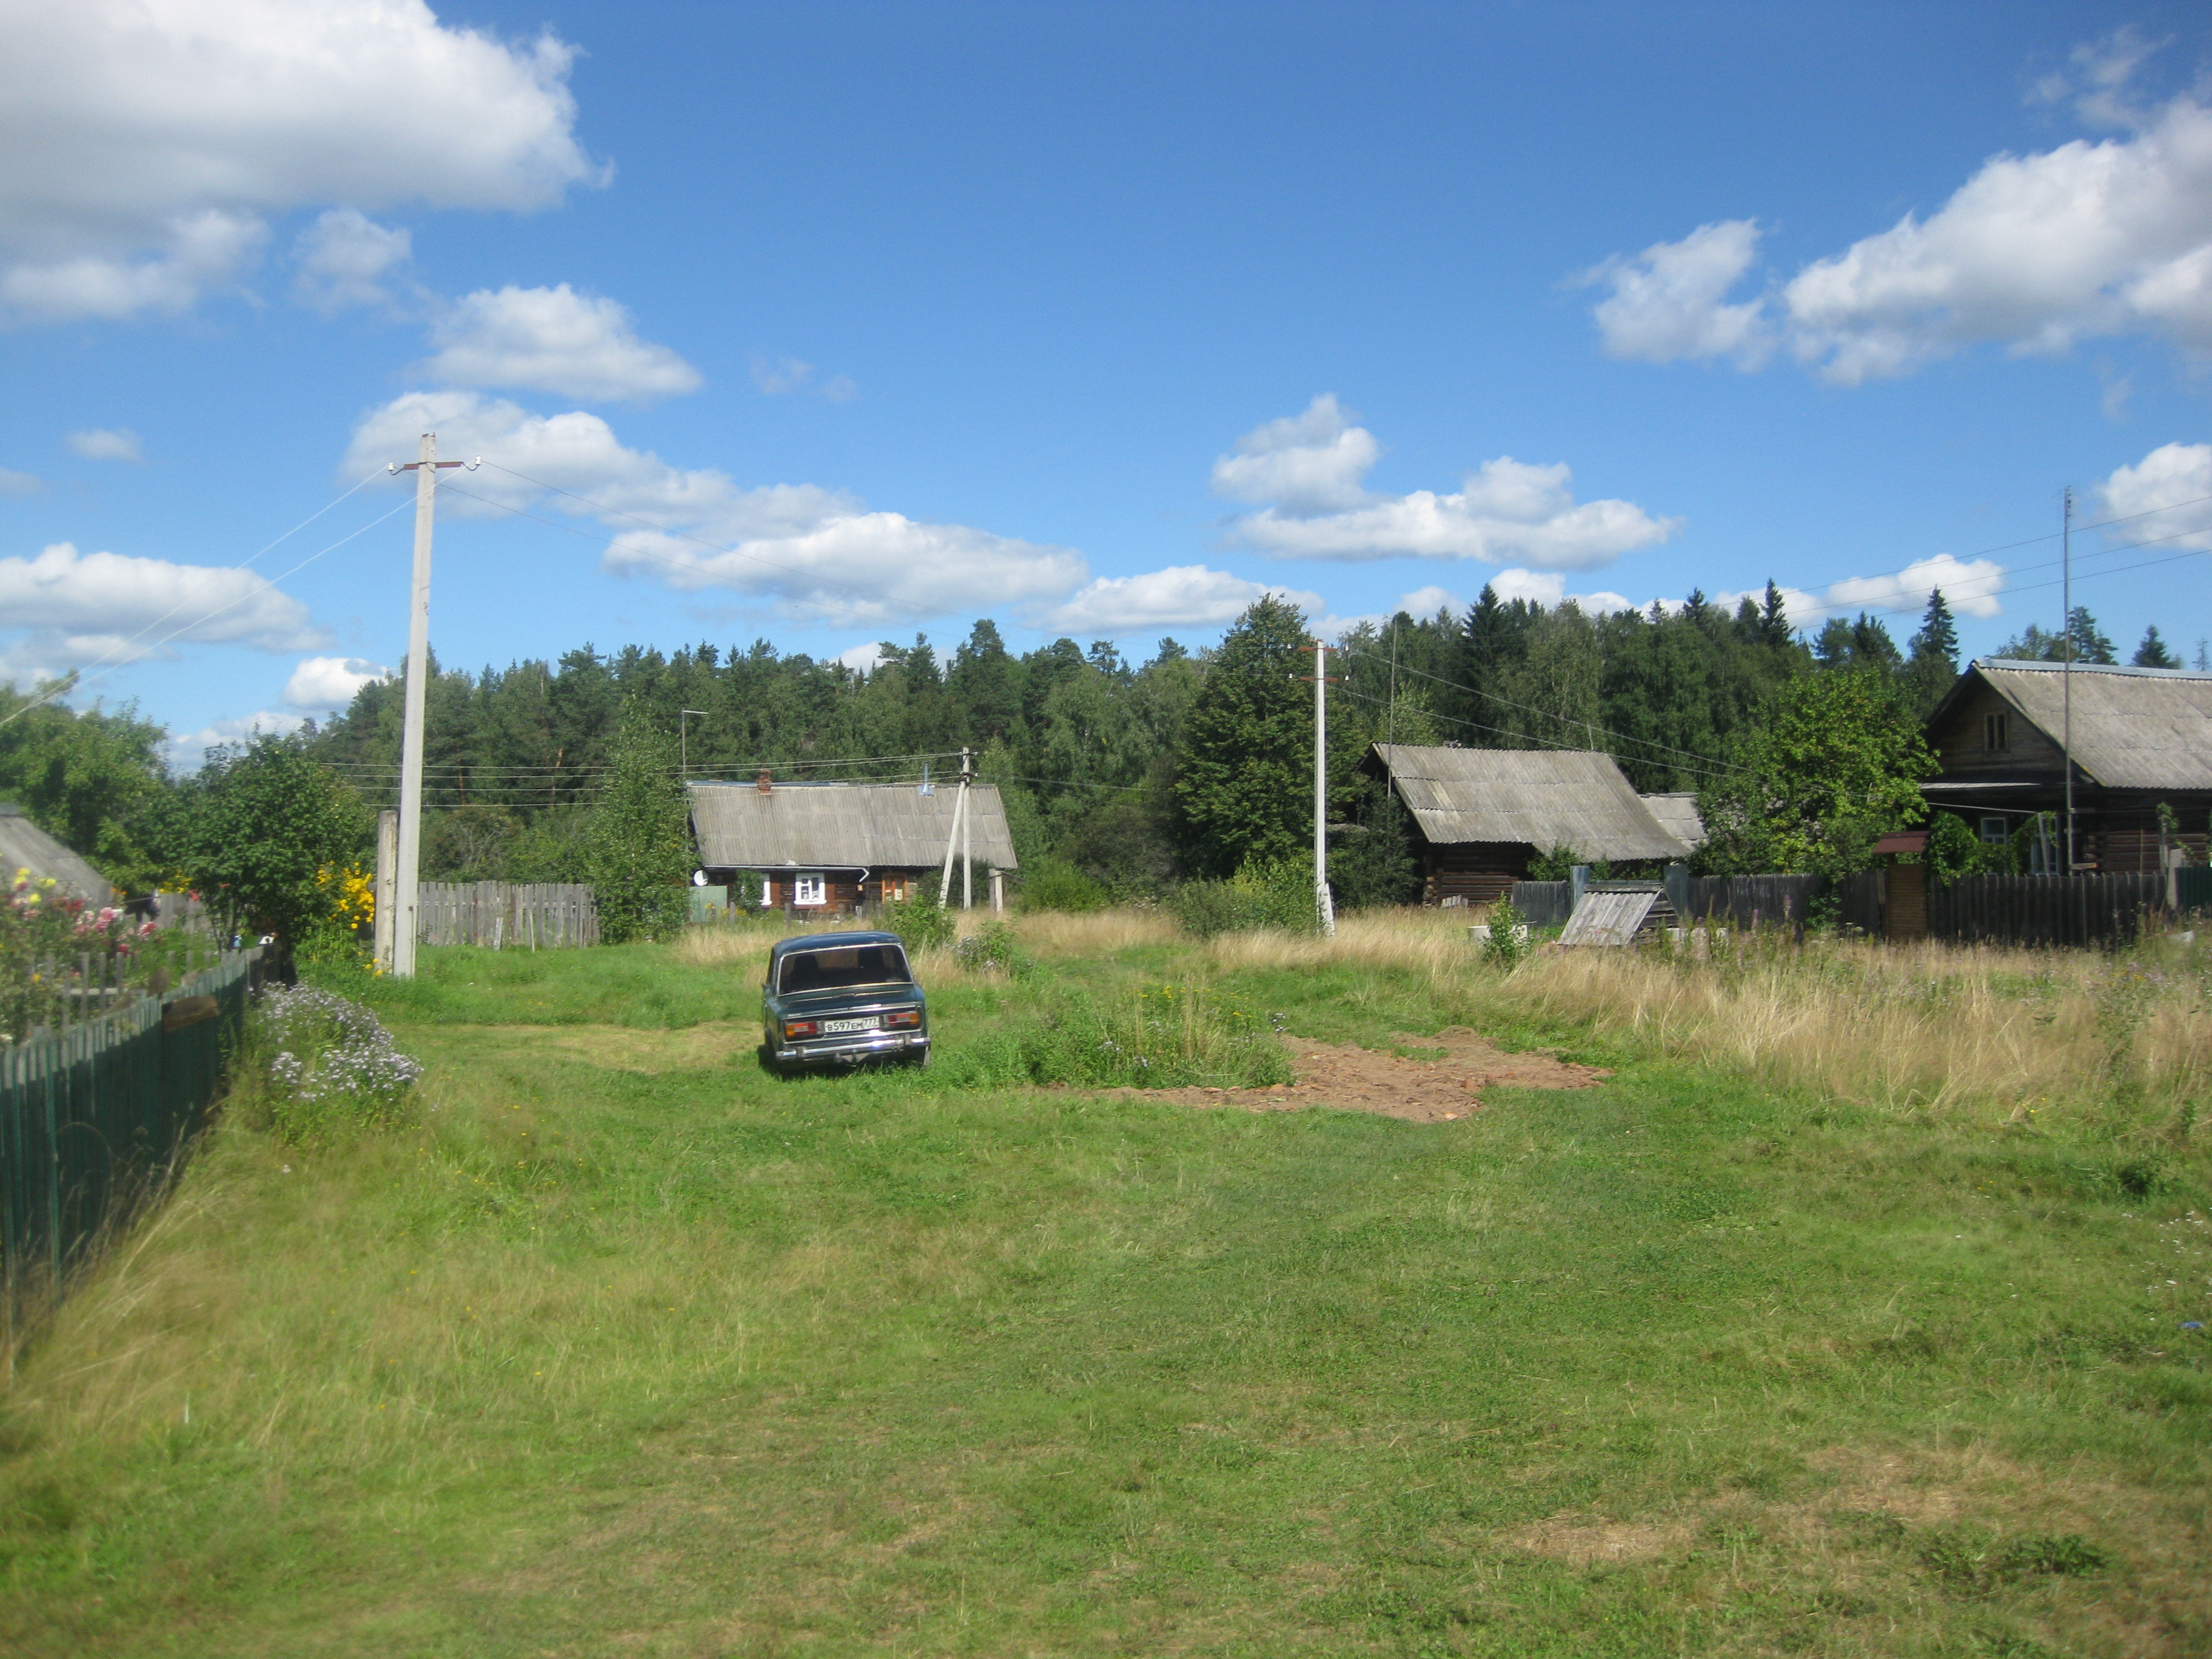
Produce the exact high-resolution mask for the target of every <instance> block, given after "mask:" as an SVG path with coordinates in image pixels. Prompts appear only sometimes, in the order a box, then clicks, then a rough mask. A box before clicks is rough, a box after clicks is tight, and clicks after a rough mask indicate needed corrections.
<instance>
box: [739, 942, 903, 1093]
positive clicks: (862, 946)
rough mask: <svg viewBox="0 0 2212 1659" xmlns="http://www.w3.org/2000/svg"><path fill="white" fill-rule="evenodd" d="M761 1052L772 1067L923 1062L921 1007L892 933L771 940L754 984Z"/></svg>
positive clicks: (898, 944) (899, 947) (788, 1069)
mask: <svg viewBox="0 0 2212 1659" xmlns="http://www.w3.org/2000/svg"><path fill="white" fill-rule="evenodd" d="M761 1020H762V1024H763V1028H764V1035H765V1036H766V1037H767V1039H768V1041H767V1044H766V1046H765V1048H763V1050H762V1052H763V1054H765V1055H766V1056H767V1058H768V1060H769V1064H770V1065H771V1066H774V1067H775V1069H776V1070H777V1071H779V1072H782V1071H798V1070H800V1069H802V1068H803V1067H805V1066H857V1065H859V1064H860V1062H861V1061H862V1060H896V1061H897V1062H898V1063H900V1064H902V1065H906V1066H927V1065H928V1064H929V1006H928V1004H927V1001H926V1000H924V999H923V997H922V994H921V987H920V986H919V985H917V984H915V982H914V971H913V969H910V968H909V967H908V965H907V960H906V947H905V946H904V945H902V944H900V943H899V937H898V935H897V934H896V933H807V934H804V935H801V936H800V937H799V938H797V939H778V940H777V941H776V943H775V949H774V950H772V951H769V956H768V981H767V983H766V984H764V985H763V986H762V987H761Z"/></svg>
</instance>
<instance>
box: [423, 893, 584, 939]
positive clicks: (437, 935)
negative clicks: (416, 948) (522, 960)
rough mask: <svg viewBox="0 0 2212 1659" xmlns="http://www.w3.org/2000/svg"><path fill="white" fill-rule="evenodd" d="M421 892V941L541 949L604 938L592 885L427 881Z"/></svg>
mask: <svg viewBox="0 0 2212 1659" xmlns="http://www.w3.org/2000/svg"><path fill="white" fill-rule="evenodd" d="M417 893H418V898H417V908H416V913H415V914H416V927H417V932H416V942H417V943H418V944H422V945H489V947H490V948H491V949H493V950H495V951H499V950H517V951H538V950H554V949H558V948H560V947H562V946H565V945H597V944H598V943H599V902H598V900H597V899H595V898H594V897H593V896H592V890H591V889H590V888H588V887H584V886H578V885H572V884H566V883H559V882H516V881H426V882H424V883H423V884H422V886H421V887H420V888H419V889H418V890H417Z"/></svg>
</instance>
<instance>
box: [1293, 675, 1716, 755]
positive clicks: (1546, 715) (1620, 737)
mask: <svg viewBox="0 0 2212 1659" xmlns="http://www.w3.org/2000/svg"><path fill="white" fill-rule="evenodd" d="M1331 648H1332V649H1334V651H1335V652H1336V653H1338V654H1339V655H1340V656H1346V657H1370V658H1372V659H1374V660H1375V661H1376V662H1387V661H1389V659H1388V658H1387V657H1384V656H1383V654H1382V653H1380V652H1375V651H1362V650H1359V649H1358V648H1357V647H1352V646H1348V645H1339V646H1335V647H1331ZM1397 671H1398V672H1400V673H1401V674H1412V675H1414V676H1416V677H1417V678H1421V679H1425V680H1433V681H1435V682H1436V684H1438V685H1446V686H1449V687H1450V688H1451V689H1452V690H1455V691H1465V692H1467V693H1468V694H1469V695H1470V696H1477V697H1480V698H1482V699H1483V700H1484V701H1485V702H1494V703H1498V704H1501V705H1503V706H1504V707H1505V708H1512V709H1517V710H1519V711H1520V712H1521V713H1522V714H1535V715H1538V716H1541V718H1543V719H1545V720H1557V721H1559V723H1560V724H1561V725H1563V726H1580V727H1581V728H1582V729H1583V731H1585V732H1589V733H1591V734H1593V735H1601V736H1604V737H1607V738H1611V739H1612V740H1613V742H1615V743H1633V744H1642V745H1644V747H1645V748H1647V749H1656V750H1659V751H1660V752H1661V753H1662V754H1667V755H1679V756H1680V757H1683V758H1685V759H1686V760H1693V761H1697V762H1699V763H1701V764H1703V765H1705V766H1708V767H1711V766H1717V767H1721V768H1723V769H1727V770H1730V771H1735V770H1739V768H1735V767H1731V766H1729V763H1728V762H1726V761H1724V760H1721V759H1719V758H1717V757H1714V756H1711V755H1700V754H1699V753H1698V752H1697V751H1696V750H1691V749H1677V748H1675V747H1674V745H1672V744H1664V743H1661V742H1659V741H1658V740H1657V739H1656V738H1632V737H1630V736H1629V735H1627V733H1626V732H1615V731H1613V730H1611V729H1609V728H1608V727H1606V726H1599V725H1597V724H1596V723H1595V722H1594V721H1591V720H1576V719H1574V718H1573V717H1572V716H1571V715H1567V714H1554V713H1553V712H1552V711H1551V710H1550V709H1548V708H1535V707H1534V706H1533V705H1531V704H1528V703H1525V702H1514V701H1513V699H1511V698H1510V697H1500V696H1494V695H1493V694H1492V693H1490V692H1488V691H1478V690H1475V688H1474V687H1473V686H1471V685H1465V684H1461V683H1460V682H1459V681H1457V680H1448V679H1446V678H1443V675H1441V674H1431V673H1429V672H1428V671H1426V670H1425V669H1419V668H1414V667H1412V666H1410V665H1407V664H1406V663H1404V662H1402V661H1401V662H1400V663H1399V664H1398V665H1397ZM1346 695H1347V696H1360V695H1361V694H1360V693H1358V692H1355V691H1352V690H1350V688H1349V687H1347V688H1346ZM1366 701H1368V702H1379V700H1378V699H1376V698H1371V697H1370V698H1367V699H1366ZM1428 712H1429V714H1430V716H1431V719H1435V720H1449V722H1450V723H1451V724H1453V725H1455V726H1470V727H1473V728H1474V730H1476V731H1479V732H1498V734H1499V735H1501V736H1511V735H1513V734H1512V733H1510V732H1506V731H1505V730H1504V727H1502V726H1485V725H1483V724H1482V723H1481V722H1480V721H1479V720H1453V719H1452V718H1451V717H1450V716H1449V715H1443V714H1436V713H1435V712H1434V711H1433V710H1431V711H1428ZM1552 746H1553V747H1554V748H1559V749H1572V748H1574V747H1576V745H1575V744H1565V743H1562V744H1553V745H1552Z"/></svg>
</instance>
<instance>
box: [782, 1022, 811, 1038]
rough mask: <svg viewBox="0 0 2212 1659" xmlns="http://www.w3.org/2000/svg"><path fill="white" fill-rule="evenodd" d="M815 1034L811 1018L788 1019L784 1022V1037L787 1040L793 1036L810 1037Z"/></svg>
mask: <svg viewBox="0 0 2212 1659" xmlns="http://www.w3.org/2000/svg"><path fill="white" fill-rule="evenodd" d="M813 1035H814V1022H813V1021H812V1020H811V1019H787V1020H786V1021H784V1022H783V1039H784V1041H785V1042H790V1041H791V1039H792V1038H793V1037H808V1036H813Z"/></svg>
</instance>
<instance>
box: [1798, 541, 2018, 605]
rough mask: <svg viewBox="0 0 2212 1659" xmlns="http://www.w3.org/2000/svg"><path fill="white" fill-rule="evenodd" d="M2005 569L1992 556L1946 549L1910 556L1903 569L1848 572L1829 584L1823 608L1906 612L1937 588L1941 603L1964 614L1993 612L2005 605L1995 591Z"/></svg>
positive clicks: (2001, 589)
mask: <svg viewBox="0 0 2212 1659" xmlns="http://www.w3.org/2000/svg"><path fill="white" fill-rule="evenodd" d="M2004 587H2005V568H2004V567H2003V566H2002V565H2001V564H1999V563H1998V562H1996V560H1994V559H1960V558H1954V556H1952V555H1950V554H1948V553H1944V554H1939V555H1938V556H1936V557H1935V558H1932V559H1915V560H1914V561H1913V562H1911V564H1909V565H1907V566H1905V568H1904V569H1902V570H1899V571H1893V572H1892V573H1891V574H1888V575H1884V576H1850V577H1846V578H1845V579H1844V580H1842V581H1839V582H1831V583H1830V584H1829V585H1828V595H1827V603H1826V605H1825V606H1824V607H1822V608H1823V609H1824V610H1825V611H1831V612H1833V611H1919V610H1921V609H1923V607H1925V606H1926V605H1927V603H1928V595H1929V593H1930V592H1933V591H1935V590H1936V589H1938V588H1940V589H1942V593H1943V599H1944V603H1946V604H1947V605H1949V606H1950V607H1951V609H1952V610H1954V611H1957V612H1958V613H1959V614H1960V616H1964V617H1994V616H1997V615H1999V614H2000V613H2002V611H2003V610H2004V606H2003V605H2002V604H2001V603H1999V601H1998V599H1997V595H1998V594H2000V593H2002V592H2004Z"/></svg>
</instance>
